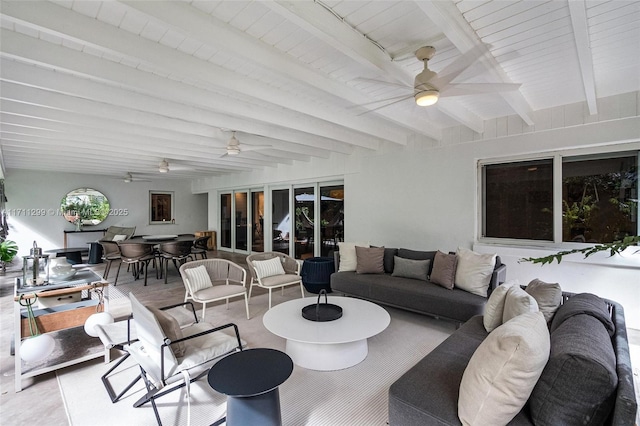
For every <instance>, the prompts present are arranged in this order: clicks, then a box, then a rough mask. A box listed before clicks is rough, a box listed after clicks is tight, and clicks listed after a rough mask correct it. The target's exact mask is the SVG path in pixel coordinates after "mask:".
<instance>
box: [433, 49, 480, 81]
mask: <svg viewBox="0 0 640 426" xmlns="http://www.w3.org/2000/svg"><path fill="white" fill-rule="evenodd" d="M485 53H486V47H485V46H477V47H474V48H473V49H471V50H468V51H467V52H465V53H463V54H462V55H461V56H460V57H459V58H458V59H456V60H455V61H453V62H452V63H450V64H449V65H447V66H446V67H444V68H443V69H442V70H440V72H439V73H438V76H437V77H435V78H433V79H432V80H431V81H430V83H433V84H434V85H435V86H436V87H438V88H444V87H445V86H446V85H447V84H449V83H450V82H451V81H452V80H453V79H454V78H456V77H457V76H459V75H460V74H462V73H463V72H464V71H465V70H466V69H467V68H469V67H470V66H471V65H473V63H474V62H476V61H477V60H478V59H480V57H482V55H484V54H485Z"/></svg>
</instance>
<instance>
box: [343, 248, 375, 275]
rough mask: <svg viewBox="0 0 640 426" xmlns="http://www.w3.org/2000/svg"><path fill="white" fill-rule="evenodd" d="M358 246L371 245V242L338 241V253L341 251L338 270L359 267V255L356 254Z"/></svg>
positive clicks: (349, 269) (351, 269) (350, 269)
mask: <svg viewBox="0 0 640 426" xmlns="http://www.w3.org/2000/svg"><path fill="white" fill-rule="evenodd" d="M356 246H358V247H369V243H345V242H339V243H338V253H340V267H339V268H338V272H345V271H355V270H356V269H357V267H358V257H357V256H356Z"/></svg>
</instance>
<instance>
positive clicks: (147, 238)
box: [125, 234, 197, 245]
mask: <svg viewBox="0 0 640 426" xmlns="http://www.w3.org/2000/svg"><path fill="white" fill-rule="evenodd" d="M196 238H197V237H196V236H194V235H171V234H167V235H142V236H138V237H131V238H129V239H128V240H125V242H130V243H142V244H151V245H156V244H160V243H169V242H174V241H192V242H193V241H195V239H196Z"/></svg>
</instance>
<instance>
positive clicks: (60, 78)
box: [0, 46, 353, 156]
mask: <svg viewBox="0 0 640 426" xmlns="http://www.w3.org/2000/svg"><path fill="white" fill-rule="evenodd" d="M3 47H4V46H3ZM0 65H1V66H0V78H2V79H3V80H5V81H9V82H17V83H20V84H24V85H25V86H34V87H38V86H42V85H43V84H46V87H44V89H47V90H50V91H52V92H59V93H65V94H68V95H69V96H68V97H65V98H62V97H60V98H58V99H56V102H58V103H57V104H56V107H57V108H59V109H62V110H66V111H77V110H79V109H80V110H82V109H83V108H85V107H88V106H89V105H88V103H89V102H95V103H96V105H95V108H96V110H97V112H98V113H99V111H100V110H102V109H104V110H105V112H106V114H110V115H109V116H110V117H112V118H114V119H118V120H124V119H125V118H123V115H125V116H129V117H130V118H133V119H136V117H137V116H138V115H141V114H142V115H143V116H144V114H150V115H152V116H155V117H159V119H160V120H162V119H166V120H167V121H170V120H178V121H182V122H197V123H207V124H206V125H208V126H215V127H218V128H228V129H233V130H240V131H243V132H247V133H252V134H260V135H263V136H267V137H271V138H273V139H276V140H278V139H280V140H283V141H285V142H287V143H290V144H296V145H300V146H301V147H303V148H308V150H307V151H304V150H303V152H301V153H307V154H309V155H313V154H316V153H317V152H316V151H314V150H320V149H322V150H324V151H327V150H328V151H335V152H340V153H342V154H351V152H352V151H353V147H352V146H351V145H349V144H347V143H343V142H338V141H336V140H335V139H330V138H326V137H323V136H318V135H314V134H311V133H305V132H302V131H298V130H294V129H290V128H287V127H284V126H281V127H277V126H271V125H269V124H267V123H263V122H258V121H252V120H245V119H243V118H242V117H234V116H231V115H228V114H223V113H219V112H214V111H211V110H208V109H206V107H201V106H193V105H189V104H186V103H175V102H171V101H169V100H165V99H158V98H154V97H152V96H150V95H144V94H141V93H138V92H131V91H129V90H126V89H123V88H120V87H110V86H107V85H105V84H104V83H102V82H94V81H91V80H88V79H78V78H75V77H74V76H72V75H69V74H66V73H62V72H54V71H51V70H48V69H43V68H41V67H35V66H32V65H27V64H24V63H21V62H17V61H13V60H8V59H1V62H0ZM43 82H44V83H43ZM27 93H28V92H27ZM25 96H26V95H25ZM85 101H86V102H85ZM33 102H37V100H35V99H34V100H33ZM320 156H323V155H320Z"/></svg>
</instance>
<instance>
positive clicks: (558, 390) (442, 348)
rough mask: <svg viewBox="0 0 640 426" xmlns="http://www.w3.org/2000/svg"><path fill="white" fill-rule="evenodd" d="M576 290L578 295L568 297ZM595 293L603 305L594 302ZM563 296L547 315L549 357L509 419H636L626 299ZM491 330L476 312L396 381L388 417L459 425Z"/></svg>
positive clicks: (619, 423)
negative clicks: (463, 392)
mask: <svg viewBox="0 0 640 426" xmlns="http://www.w3.org/2000/svg"><path fill="white" fill-rule="evenodd" d="M585 295H586V296H585ZM572 296H573V298H574V302H576V303H567V301H568V300H569V299H570V298H571V297H572ZM594 300H595V301H596V302H597V301H598V300H600V301H602V302H603V303H602V306H603V308H598V309H592V308H591V305H594V303H593V301H594ZM563 301H564V306H561V307H560V309H558V311H557V312H556V313H555V316H554V318H553V319H552V321H551V322H550V323H549V324H550V330H551V356H550V359H549V361H548V362H547V364H546V366H545V370H544V371H543V373H542V376H541V377H540V379H539V380H538V382H537V383H536V385H535V386H536V387H535V388H534V390H533V393H532V394H531V396H530V397H529V400H528V402H527V404H526V405H525V407H524V408H523V409H522V410H521V411H520V412H519V413H518V414H517V415H516V416H515V418H513V420H512V421H511V422H510V423H509V425H533V424H536V425H557V424H562V425H601V424H605V425H616V426H623V425H630V426H631V425H634V424H635V420H636V411H637V402H636V399H635V398H636V397H635V391H634V385H633V371H632V369H631V361H630V357H629V344H628V340H627V334H626V328H625V319H624V312H623V309H622V307H621V306H620V305H619V304H618V303H616V302H613V301H610V300H605V299H599V298H597V297H596V296H593V295H590V294H581V295H579V296H578V295H572V294H570V293H563ZM598 303H600V302H598ZM605 304H606V305H605ZM565 308H566V309H565ZM596 311H599V312H596ZM594 312H595V313H594ZM559 317H561V318H559ZM558 323H560V324H558ZM602 324H604V325H602ZM598 330H599V331H598ZM598 333H599V334H598ZM488 335H489V333H487V332H486V330H485V328H484V325H483V317H482V316H474V317H473V318H471V319H470V320H469V321H467V322H466V323H464V324H463V325H462V326H461V327H460V328H459V329H458V330H456V332H455V333H453V334H452V335H451V336H450V337H449V338H447V339H446V340H445V341H444V342H442V343H441V344H440V345H439V346H438V347H437V348H436V349H434V350H433V351H432V352H430V353H429V354H428V355H426V356H425V357H424V358H423V359H422V360H421V361H419V362H418V363H417V364H416V365H415V366H414V367H412V368H411V369H410V370H409V371H407V372H406V373H405V374H404V375H403V376H401V377H400V378H399V379H398V380H397V381H396V382H395V383H393V384H392V386H391V387H390V389H389V424H390V425H391V426H412V425H416V426H417V425H420V426H424V425H460V424H461V422H460V420H459V418H458V397H459V391H460V384H461V380H462V376H463V373H464V371H465V368H466V367H467V364H468V363H469V360H470V359H471V357H472V355H473V354H474V352H475V351H476V349H477V348H478V346H479V345H480V344H481V343H482V342H483V341H484V340H485V338H486V337H487V336H488ZM607 351H608V353H610V355H606V354H607ZM603 354H605V355H603ZM607 357H609V358H610V359H609V361H608V368H607V367H605V365H607V362H606V361H603V360H606V359H607ZM616 382H617V384H615V383H616ZM607 386H608V388H607ZM605 389H609V390H608V391H609V392H610V393H609V394H606V390H605ZM601 392H605V396H603V395H601V394H600V393H601ZM606 395H608V396H606Z"/></svg>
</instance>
